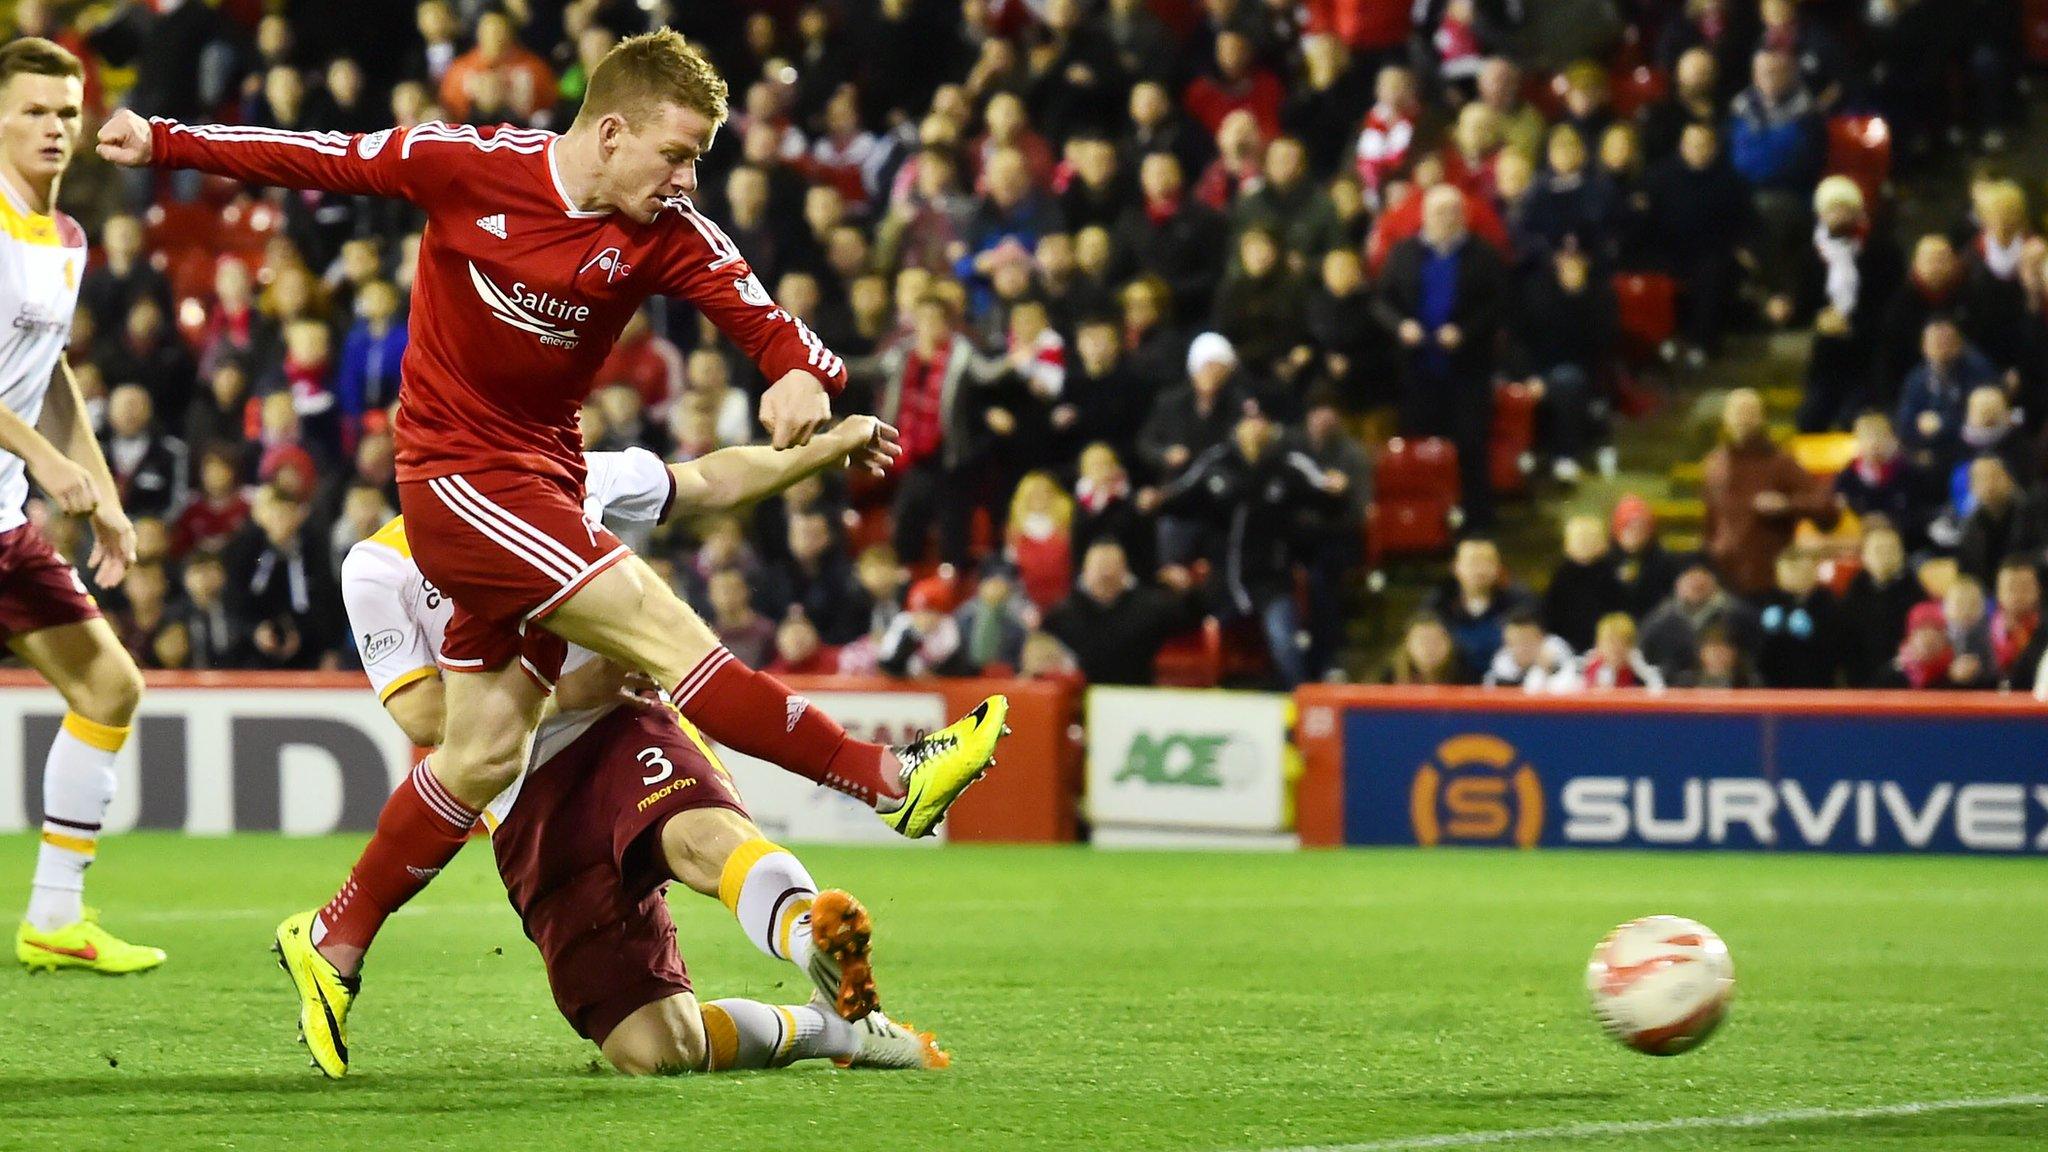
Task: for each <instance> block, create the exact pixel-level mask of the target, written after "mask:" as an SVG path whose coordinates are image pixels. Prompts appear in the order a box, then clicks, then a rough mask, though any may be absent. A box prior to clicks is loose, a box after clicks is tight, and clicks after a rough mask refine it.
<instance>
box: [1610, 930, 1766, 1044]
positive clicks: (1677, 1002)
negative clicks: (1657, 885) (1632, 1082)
mask: <svg viewBox="0 0 2048 1152" xmlns="http://www.w3.org/2000/svg"><path fill="white" fill-rule="evenodd" d="M1586 991H1587V993H1588V994H1590V995H1591V996H1592V998H1593V1015H1594V1016H1595V1017H1597V1018H1598V1019H1599V1021H1600V1025H1601V1027H1603V1028H1605V1029H1607V1034H1608V1035H1609V1036H1612V1037H1614V1038H1615V1039H1616V1040H1619V1041H1621V1042H1622V1043H1623V1044H1626V1045H1628V1046H1629V1047H1631V1048H1633V1049H1635V1050H1636V1051H1638V1052H1645V1053H1648V1054H1649V1055H1651V1056H1676V1055H1678V1054H1679V1053H1680V1052H1686V1051H1689V1050H1691V1049H1693V1048H1697V1047H1698V1046H1699V1045H1700V1043H1701V1041H1704V1040H1705V1039H1706V1038H1707V1037H1708V1036H1711V1035H1713V1033H1714V1029H1715V1028H1717V1027H1719V1026H1720V1024H1721V1021H1722V1020H1724V1019H1726V1018H1727V1016H1728V1002H1729V1001H1730V1000H1731V999H1733V998H1734V995H1735V962H1734V961H1733V960H1731V959H1730V958H1729V956H1728V945H1726V944H1724V943H1722V942H1721V938H1720V937H1719V936H1716V935H1714V931H1713V929H1711V928H1709V927H1707V926H1706V925H1705V924H1701V923H1700V922H1698V921H1697V920H1687V919H1686V918H1684V917H1683V916H1645V917H1643V918H1642V919H1641V920H1631V921H1629V922H1628V923H1626V924H1623V925H1622V926H1621V927H1619V928H1616V929H1615V930H1614V931H1612V932H1609V933H1608V934H1607V938H1606V939H1604V940H1602V941H1600V943H1599V945H1598V946H1597V947H1595V948H1594V949H1593V958H1592V959H1591V960H1589V961H1588V962H1587V963H1586Z"/></svg>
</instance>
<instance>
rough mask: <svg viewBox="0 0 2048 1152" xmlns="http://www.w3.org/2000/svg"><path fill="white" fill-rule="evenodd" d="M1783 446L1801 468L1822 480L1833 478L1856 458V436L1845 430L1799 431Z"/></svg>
mask: <svg viewBox="0 0 2048 1152" xmlns="http://www.w3.org/2000/svg"><path fill="white" fill-rule="evenodd" d="M1785 447H1786V449H1787V450H1789V451H1790V452H1791V453H1792V458H1793V459H1794V460H1797V461H1799V466H1800V467H1801V468H1804V469H1806V470H1807V471H1808V472H1811V473H1813V474H1814V475H1815V476H1818V477H1820V478H1822V479H1823V480H1832V479H1834V477H1835V474H1836V473H1837V472H1840V471H1841V470H1842V469H1844V468H1847V467H1848V466H1849V462H1850V461H1851V460H1854V459H1855V458H1856V437H1854V436H1852V435H1850V434H1849V433H1847V432H1801V433H1799V434H1798V435H1796V436H1794V437H1792V440H1791V442H1790V443H1789V444H1787V445H1786V446H1785Z"/></svg>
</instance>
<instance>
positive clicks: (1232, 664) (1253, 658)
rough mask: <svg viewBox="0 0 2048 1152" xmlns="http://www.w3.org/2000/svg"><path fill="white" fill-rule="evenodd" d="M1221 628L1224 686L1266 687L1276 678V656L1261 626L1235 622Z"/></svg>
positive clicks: (1249, 621) (1256, 622)
mask: <svg viewBox="0 0 2048 1152" xmlns="http://www.w3.org/2000/svg"><path fill="white" fill-rule="evenodd" d="M1220 627H1221V630H1222V636H1221V638H1220V640H1219V643H1220V644H1221V645H1222V648H1223V681H1224V683H1227V684H1239V683H1259V684H1262V683H1265V682H1266V681H1267V680H1269V679H1270V678H1271V677H1272V675H1273V654H1272V652H1271V651H1270V650H1269V649H1268V648H1267V647H1266V632H1265V629H1263V628H1261V627H1260V626H1259V622H1258V621H1257V620H1233V621H1231V622H1230V623H1229V624H1228V625H1221V626H1220Z"/></svg>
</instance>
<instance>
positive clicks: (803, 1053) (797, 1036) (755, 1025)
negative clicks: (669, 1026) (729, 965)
mask: <svg viewBox="0 0 2048 1152" xmlns="http://www.w3.org/2000/svg"><path fill="white" fill-rule="evenodd" d="M698 1011H699V1012H700V1013H702V1015H703V1018H704V1049H705V1052H706V1059H707V1061H708V1062H709V1065H710V1067H709V1068H708V1069H707V1071H711V1072H725V1071H729V1070H731V1069H734V1068H780V1067H782V1066H783V1065H785V1064H788V1063H790V1062H792V1061H795V1060H824V1059H841V1060H843V1059H846V1058H848V1057H850V1056H852V1055H853V1054H854V1053H855V1052H858V1051H860V1036H859V1034H858V1033H856V1032H855V1031H854V1030H853V1025H851V1024H848V1023H847V1022H846V1021H844V1020H841V1019H840V1018H839V1017H837V1016H834V1015H832V1014H831V1013H828V1012H820V1011H818V1010H817V1009H816V1008H812V1007H809V1006H808V1005H801V1004H799V1005H793V1006H790V1007H786V1008H785V1007H778V1006H776V1005H773V1004H763V1003H761V1002H760V1001H758V1000H713V1001H710V1002H709V1003H706V1004H703V1005H701V1006H700V1007H699V1008H698Z"/></svg>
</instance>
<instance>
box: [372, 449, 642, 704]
mask: <svg viewBox="0 0 2048 1152" xmlns="http://www.w3.org/2000/svg"><path fill="white" fill-rule="evenodd" d="M398 501H399V506H400V509H401V510H402V511H403V512H404V513H405V538H406V541H407V542H408V543H409V544H410V545H411V546H412V558H413V561H414V562H415V563H417V564H418V565H419V568H420V574H421V575H422V576H425V577H426V578H427V581H428V583H430V584H432V585H434V587H436V588H439V589H440V590H441V591H442V592H443V593H444V594H446V595H447V596H448V597H449V599H451V600H453V601H455V614H454V616H452V617H450V618H449V621H448V632H447V635H446V636H445V637H444V638H443V640H442V643H441V667H443V668H446V669H449V670H451V671H455V672H483V671H488V670H491V669H496V668H502V667H504V666H505V665H506V664H508V663H510V662H511V661H513V660H515V659H517V660H519V661H520V662H521V664H522V665H523V666H524V667H525V668H526V670H527V672H528V673H530V674H531V675H532V676H533V677H534V679H535V680H537V681H539V682H540V683H541V685H542V686H543V687H552V686H553V685H554V682H555V679H556V677H558V676H560V675H561V671H562V658H563V656H564V655H565V653H566V651H567V646H566V645H565V644H563V643H562V641H561V640H559V639H558V638H556V637H555V636H553V635H552V634H549V633H548V632H546V630H545V629H542V628H541V627H539V624H540V621H542V620H543V619H545V618H546V617H547V614H548V613H550V612H552V611H554V610H555V609H556V608H557V607H559V606H560V605H561V603H562V601H564V600H566V599H568V598H569V596H570V595H571V594H573V593H574V592H575V591H576V590H577V589H579V588H582V587H583V586H584V585H585V584H588V583H589V582H590V581H591V579H592V578H593V577H595V576H596V575H597V574H598V573H600V572H602V571H604V570H605V569H606V568H609V567H611V566H612V565H613V564H616V563H618V562H619V561H620V560H623V559H625V558H626V557H627V556H630V555H632V551H631V550H630V549H628V548H627V547H626V546H625V545H624V544H621V543H619V538H618V537H616V536H614V535H612V534H611V533H610V532H608V531H606V530H605V527H604V525H602V524H600V523H598V522H596V521H595V520H591V519H588V518H586V517H585V516H584V515H583V494H582V493H581V492H579V491H577V490H576V489H575V488H573V487H572V486H571V485H570V484H569V482H568V481H567V480H563V479H560V478H558V477H552V476H539V475H535V474H532V473H527V472H503V471H499V472H477V473H473V474H469V475H460V476H439V477H436V478H434V479H432V480H413V481H408V482H406V483H402V484H400V485H399V486H398ZM529 633H531V635H529Z"/></svg>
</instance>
